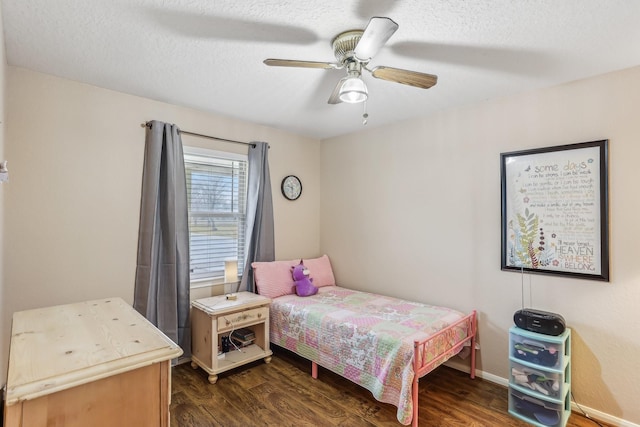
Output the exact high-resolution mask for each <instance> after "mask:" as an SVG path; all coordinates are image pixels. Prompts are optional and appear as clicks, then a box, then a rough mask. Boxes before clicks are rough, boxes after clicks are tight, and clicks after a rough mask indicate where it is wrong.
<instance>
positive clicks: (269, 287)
mask: <svg viewBox="0 0 640 427" xmlns="http://www.w3.org/2000/svg"><path fill="white" fill-rule="evenodd" d="M299 262H300V260H297V261H271V262H252V263H251V267H253V277H254V278H255V281H256V287H257V288H258V293H259V294H260V295H263V296H265V297H267V298H277V297H280V296H282V295H290V294H295V293H296V288H295V283H294V282H293V277H292V276H291V267H293V266H294V265H296V264H298V263H299Z"/></svg>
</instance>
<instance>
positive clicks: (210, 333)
mask: <svg viewBox="0 0 640 427" xmlns="http://www.w3.org/2000/svg"><path fill="white" fill-rule="evenodd" d="M234 295H236V299H235V300H232V299H227V296H226V295H220V296H215V297H209V298H202V299H198V300H195V301H193V302H192V303H191V306H192V310H191V366H192V367H193V368H194V369H196V368H197V367H198V366H199V367H201V368H202V369H204V370H205V371H206V372H207V373H208V374H209V382H210V383H211V384H215V383H216V381H217V380H218V374H219V373H221V372H224V371H228V370H230V369H233V368H237V367H238V366H242V365H244V364H246V363H249V362H253V361H255V360H258V359H264V361H265V363H269V362H271V355H272V354H273V353H272V352H271V350H270V349H269V304H270V303H271V300H270V299H269V298H266V297H263V296H261V295H257V294H254V293H251V292H238V293H236V294H234ZM240 328H247V329H251V330H252V331H253V333H254V335H255V339H254V341H253V343H252V344H250V345H247V346H244V347H240V346H238V348H236V347H235V346H234V345H233V344H232V345H231V346H230V350H229V351H228V352H226V353H221V352H220V351H221V350H222V338H223V337H229V336H230V335H231V333H232V332H233V331H235V330H237V329H240Z"/></svg>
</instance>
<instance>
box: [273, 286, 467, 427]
mask: <svg viewBox="0 0 640 427" xmlns="http://www.w3.org/2000/svg"><path fill="white" fill-rule="evenodd" d="M270 317H271V321H270V337H271V338H270V340H271V342H273V343H274V344H276V345H279V346H281V347H284V348H287V349H289V350H291V351H293V352H295V353H297V354H299V355H301V356H303V357H305V358H307V359H309V360H311V361H312V362H316V363H317V364H318V365H320V366H322V367H324V368H327V369H330V370H331V371H333V372H335V373H337V374H339V375H341V376H344V377H345V378H348V379H349V380H351V381H353V382H355V383H356V384H359V385H361V386H362V387H364V388H366V389H367V390H369V391H371V393H372V394H373V396H374V397H375V398H376V399H377V400H379V401H381V402H385V403H391V404H393V405H395V406H396V407H397V408H398V411H397V418H398V421H399V422H401V423H402V424H405V425H407V424H409V423H411V419H412V409H413V404H412V399H411V393H412V390H411V386H412V381H413V377H414V370H413V369H414V368H413V357H414V341H415V340H421V339H425V338H427V337H429V336H431V335H432V334H434V333H436V332H438V331H439V330H441V329H443V328H446V327H447V326H449V325H450V324H452V323H455V322H456V321H457V320H460V319H461V318H463V317H464V314H463V313H460V312H458V311H455V310H452V309H450V308H445V307H436V306H431V305H426V304H420V303H415V302H409V301H404V300H400V299H397V298H391V297H386V296H381V295H376V294H370V293H366V292H359V291H353V290H349V289H346V288H341V287H338V286H326V287H322V288H320V289H319V292H318V294H317V295H314V296H311V297H298V296H297V295H284V296H281V297H278V298H275V299H273V301H272V303H271V308H270ZM466 334H467V331H466V328H464V327H461V328H453V336H451V337H450V339H445V340H434V343H437V344H435V345H436V346H438V347H440V348H432V349H431V350H433V352H434V354H438V353H443V352H446V351H447V350H448V349H449V347H450V346H453V345H454V343H455V342H456V341H457V340H458V341H459V340H460V339H462V338H463V337H465V336H466ZM447 335H449V334H447ZM428 353H431V351H429V352H428ZM453 355H454V353H453V352H451V354H450V355H448V356H449V357H451V356H453ZM427 356H429V355H427ZM444 360H446V359H443V360H442V361H440V362H439V363H442V362H443V361H444ZM435 366H437V365H434V368H435Z"/></svg>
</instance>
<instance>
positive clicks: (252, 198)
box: [239, 142, 276, 292]
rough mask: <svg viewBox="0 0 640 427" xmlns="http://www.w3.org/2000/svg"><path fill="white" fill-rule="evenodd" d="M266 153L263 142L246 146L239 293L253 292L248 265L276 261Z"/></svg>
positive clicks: (250, 269)
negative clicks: (245, 180)
mask: <svg viewBox="0 0 640 427" xmlns="http://www.w3.org/2000/svg"><path fill="white" fill-rule="evenodd" d="M268 154H269V145H268V144H267V143H266V142H255V143H253V145H250V146H249V155H248V163H249V177H248V183H247V230H246V236H245V249H246V259H245V265H244V272H243V273H242V281H241V282H240V288H239V289H240V290H241V291H249V292H255V289H254V282H253V269H252V268H251V263H252V262H254V261H274V260H275V259H276V258H275V252H276V251H275V243H274V238H273V200H272V199H271V178H270V177H269V156H268Z"/></svg>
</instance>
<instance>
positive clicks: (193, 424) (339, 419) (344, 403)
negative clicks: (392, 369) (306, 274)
mask: <svg viewBox="0 0 640 427" xmlns="http://www.w3.org/2000/svg"><path fill="white" fill-rule="evenodd" d="M272 350H273V352H274V357H273V360H272V362H271V363H270V364H265V363H264V362H262V361H259V362H254V363H251V364H248V365H246V366H244V367H241V368H237V369H234V370H232V371H228V372H225V373H222V374H220V376H219V379H218V382H217V383H216V384H213V385H212V384H209V382H208V381H207V375H206V373H205V372H203V371H202V370H200V369H198V370H194V369H192V368H191V367H190V366H189V364H184V365H180V366H177V367H175V368H173V374H172V381H173V390H172V402H171V426H173V427H176V426H179V427H216V426H220V427H235V426H238V427H240V426H244V427H246V426H296V427H300V426H314V427H315V426H341V427H355V426H362V427H370V426H393V427H399V426H401V424H400V423H399V422H398V421H397V419H396V407H395V406H393V405H389V404H385V403H380V402H378V401H377V400H375V399H374V398H373V396H372V395H371V393H370V392H369V391H367V390H365V389H364V388H362V387H359V386H358V385H356V384H354V383H352V382H351V381H349V380H346V379H344V378H342V377H340V376H338V375H336V374H334V373H332V372H330V371H328V370H326V369H323V368H319V378H318V379H317V380H314V379H313V378H311V363H310V362H308V361H306V360H304V359H302V358H300V357H298V356H297V355H295V354H293V353H291V352H288V351H286V350H284V349H282V348H280V347H277V346H273V348H272ZM507 394H508V391H507V389H506V388H505V387H502V386H500V385H496V384H494V383H491V382H489V381H484V380H482V379H481V378H476V379H474V380H472V379H470V378H469V376H468V375H467V374H465V373H463V372H460V371H456V370H454V369H451V368H449V367H446V366H441V367H439V368H437V369H436V370H435V371H433V372H432V373H430V374H429V375H427V376H426V377H424V378H422V379H421V381H420V398H419V401H420V425H421V426H425V427H426V426H432V427H456V426H460V427H463V426H464V427H494V426H496V427H525V426H528V425H529V424H526V423H524V422H522V421H520V420H517V419H515V418H513V417H511V416H510V415H509V414H508V412H507ZM601 424H602V425H603V426H607V424H605V423H603V422H601ZM567 425H568V426H569V427H597V424H596V423H594V422H593V421H591V420H589V419H587V418H585V417H583V416H582V415H579V414H577V413H573V414H572V415H571V417H570V419H569V423H568V424H567Z"/></svg>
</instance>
